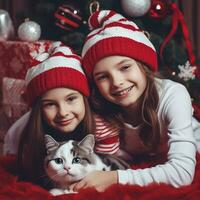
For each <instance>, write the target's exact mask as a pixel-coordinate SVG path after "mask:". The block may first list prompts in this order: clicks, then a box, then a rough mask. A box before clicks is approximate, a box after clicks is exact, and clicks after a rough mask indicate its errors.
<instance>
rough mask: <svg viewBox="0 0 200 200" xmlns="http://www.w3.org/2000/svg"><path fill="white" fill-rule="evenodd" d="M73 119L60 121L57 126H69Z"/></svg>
mask: <svg viewBox="0 0 200 200" xmlns="http://www.w3.org/2000/svg"><path fill="white" fill-rule="evenodd" d="M73 119H74V118H71V119H67V120H61V121H57V124H59V125H60V126H66V125H68V124H70V123H71V122H72V120H73Z"/></svg>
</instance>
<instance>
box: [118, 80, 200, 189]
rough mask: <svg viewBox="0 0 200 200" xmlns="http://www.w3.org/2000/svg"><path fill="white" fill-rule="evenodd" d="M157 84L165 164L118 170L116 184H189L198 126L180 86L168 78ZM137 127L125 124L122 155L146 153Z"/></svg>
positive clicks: (189, 101)
mask: <svg viewBox="0 0 200 200" xmlns="http://www.w3.org/2000/svg"><path fill="white" fill-rule="evenodd" d="M156 84H157V88H158V91H159V105H158V119H159V122H160V126H161V131H162V140H164V141H162V142H165V143H166V142H167V144H168V147H169V150H168V153H167V159H168V161H167V162H166V163H164V164H161V165H156V166H155V167H151V168H145V169H137V170H133V169H127V170H118V179H119V183H122V184H132V185H140V186H145V185H148V184H150V183H166V184H170V185H173V186H174V187H180V186H183V185H188V184H190V183H191V182H192V180H193V177H194V173H195V165H196V159H195V157H196V156H195V155H196V142H195V139H194V132H196V133H195V134H200V124H199V123H198V122H197V121H196V120H195V119H194V118H193V117H192V106H191V99H190V96H189V94H188V92H187V90H186V88H185V87H184V86H183V85H181V84H179V83H176V82H173V81H171V80H167V79H164V80H160V79H158V80H157V81H156ZM139 128H140V127H132V126H131V125H130V124H125V133H124V134H125V137H124V138H125V141H124V142H123V143H124V145H123V146H121V148H120V150H119V154H121V156H123V154H124V155H125V156H127V154H128V155H134V154H138V153H140V152H142V153H143V152H145V151H146V150H145V147H144V146H143V145H142V143H141V142H140V141H139V140H140V138H139V135H138V131H139ZM166 136H167V137H166ZM167 138H168V141H167V140H166V139H167Z"/></svg>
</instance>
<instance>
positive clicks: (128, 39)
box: [82, 10, 157, 74]
mask: <svg viewBox="0 0 200 200" xmlns="http://www.w3.org/2000/svg"><path fill="white" fill-rule="evenodd" d="M88 23H89V25H90V27H91V29H92V30H93V29H94V30H93V31H92V32H90V33H89V34H88V36H87V38H86V41H85V44H84V46H83V50H82V64H83V67H84V68H85V70H86V72H87V73H88V74H90V73H91V72H92V71H93V68H94V66H95V64H96V63H97V62H98V61H99V60H100V59H102V58H104V57H107V56H113V55H119V56H127V57H130V58H133V59H135V60H137V61H140V62H142V63H144V64H146V65H147V67H149V68H150V69H151V70H152V71H156V70H157V54H156V50H155V48H154V46H153V44H152V43H151V42H150V40H149V39H148V38H147V37H146V35H145V34H144V33H143V31H142V30H140V29H139V28H138V26H137V25H136V24H135V23H134V22H132V21H130V20H128V19H126V18H125V17H123V16H122V15H120V14H118V13H116V12H114V11H111V10H102V11H96V12H94V13H93V14H92V15H91V16H90V18H89V21H88Z"/></svg>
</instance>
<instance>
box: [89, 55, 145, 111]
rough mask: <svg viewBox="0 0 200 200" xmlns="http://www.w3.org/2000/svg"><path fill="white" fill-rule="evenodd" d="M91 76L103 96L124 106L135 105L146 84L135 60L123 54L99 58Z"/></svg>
mask: <svg viewBox="0 0 200 200" xmlns="http://www.w3.org/2000/svg"><path fill="white" fill-rule="evenodd" d="M93 77H94V81H95V83H96V85H97V87H98V89H99V91H100V93H101V94H102V95H103V96H104V98H106V99H107V100H108V101H110V102H112V103H115V104H117V105H120V106H122V107H124V108H127V107H129V106H133V105H135V102H136V101H137V100H138V99H139V98H140V96H141V95H142V94H143V92H144V90H145V88H146V84H147V81H146V75H145V74H144V72H143V71H142V70H141V69H140V67H139V66H138V64H137V62H136V61H135V60H134V59H132V58H129V57H125V56H109V57H105V58H103V59H101V60H100V61H98V62H97V64H96V65H95V68H94V71H93Z"/></svg>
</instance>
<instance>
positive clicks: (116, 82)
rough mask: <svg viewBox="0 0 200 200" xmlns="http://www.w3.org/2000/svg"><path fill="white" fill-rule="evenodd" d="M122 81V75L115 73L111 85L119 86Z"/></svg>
mask: <svg viewBox="0 0 200 200" xmlns="http://www.w3.org/2000/svg"><path fill="white" fill-rule="evenodd" d="M123 83H124V80H123V78H122V77H120V76H117V75H115V76H112V85H113V86H115V87H119V86H121V85H123Z"/></svg>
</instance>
